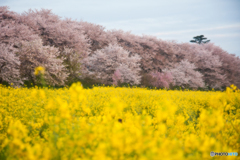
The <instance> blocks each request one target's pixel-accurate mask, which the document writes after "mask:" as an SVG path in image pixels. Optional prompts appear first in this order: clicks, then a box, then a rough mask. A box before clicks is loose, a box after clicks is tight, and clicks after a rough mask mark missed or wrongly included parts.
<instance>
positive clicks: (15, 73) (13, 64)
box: [0, 44, 23, 86]
mask: <svg viewBox="0 0 240 160" xmlns="http://www.w3.org/2000/svg"><path fill="white" fill-rule="evenodd" d="M3 81H5V82H7V83H9V84H11V83H12V84H13V85H15V86H19V85H21V84H22V83H23V82H22V80H21V77H20V61H19V58H18V57H17V56H16V55H15V54H14V48H13V47H12V46H10V45H6V44H0V83H2V82H3Z"/></svg>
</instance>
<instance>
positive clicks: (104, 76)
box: [0, 6, 240, 89]
mask: <svg viewBox="0 0 240 160" xmlns="http://www.w3.org/2000/svg"><path fill="white" fill-rule="evenodd" d="M38 66H42V67H44V68H45V73H44V78H45V81H46V84H48V85H51V86H64V85H69V84H71V83H73V82H76V81H82V82H84V83H87V84H89V85H91V84H96V83H98V84H99V83H100V84H105V85H112V84H114V85H122V84H130V85H139V86H145V87H158V88H161V87H166V88H169V87H170V88H171V87H174V86H179V87H182V88H199V87H200V88H219V89H220V88H224V87H226V86H229V85H230V84H235V85H236V86H238V87H240V59H239V57H236V56H235V55H233V54H229V53H228V52H226V51H224V50H223V49H222V48H221V47H219V46H216V45H214V44H213V43H208V44H200V45H199V44H190V43H177V42H175V41H163V40H161V39H158V38H156V37H153V36H147V35H143V36H137V35H134V34H131V33H130V32H124V31H122V30H108V31H106V30H105V28H104V27H103V26H101V25H96V24H92V23H89V22H84V21H74V20H71V19H67V18H66V19H61V17H59V16H57V15H55V14H53V13H52V12H51V10H46V9H42V10H29V11H27V12H24V13H22V14H18V13H16V12H13V11H10V10H9V8H8V7H6V6H3V7H0V83H4V82H5V83H9V84H11V83H12V84H13V85H16V86H19V85H23V84H24V82H25V83H26V82H28V83H29V82H30V83H33V84H34V85H35V84H36V85H37V84H39V83H40V82H39V78H38V77H37V75H34V69H35V68H36V67H38Z"/></svg>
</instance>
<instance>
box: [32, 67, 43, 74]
mask: <svg viewBox="0 0 240 160" xmlns="http://www.w3.org/2000/svg"><path fill="white" fill-rule="evenodd" d="M39 73H40V74H44V73H45V68H44V67H42V66H38V67H37V68H35V72H34V74H35V75H36V76H37V75H38V74H39Z"/></svg>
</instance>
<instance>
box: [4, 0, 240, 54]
mask: <svg viewBox="0 0 240 160" xmlns="http://www.w3.org/2000/svg"><path fill="white" fill-rule="evenodd" d="M0 6H9V7H10V10H12V11H15V12H18V13H22V12H24V11H27V10H28V9H41V8H45V9H51V10H52V12H53V13H54V14H57V15H59V16H61V17H62V18H65V17H66V18H72V19H73V20H75V19H77V20H83V21H87V22H91V23H95V24H100V25H102V26H104V27H105V28H106V30H111V29H122V30H124V31H131V32H132V33H133V34H137V35H142V34H145V35H153V36H156V37H158V38H160V39H162V40H176V41H177V42H189V41H190V40H192V38H193V37H194V36H197V35H204V36H205V37H207V38H208V39H210V40H211V42H213V43H214V44H215V45H217V46H220V47H221V48H223V49H224V50H226V51H227V52H229V53H231V54H236V55H237V56H239V57H240V0H0Z"/></svg>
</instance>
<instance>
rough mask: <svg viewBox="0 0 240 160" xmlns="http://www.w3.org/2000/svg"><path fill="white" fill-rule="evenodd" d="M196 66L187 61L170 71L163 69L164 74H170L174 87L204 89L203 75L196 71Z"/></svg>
mask: <svg viewBox="0 0 240 160" xmlns="http://www.w3.org/2000/svg"><path fill="white" fill-rule="evenodd" d="M196 69H197V68H196V66H195V65H194V64H192V63H190V62H188V60H183V61H181V62H180V63H178V64H175V67H174V68H172V69H165V70H164V72H168V73H171V75H172V77H173V82H174V85H176V86H181V87H183V88H185V87H191V88H198V87H204V81H203V75H202V74H201V73H200V72H198V71H196Z"/></svg>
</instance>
